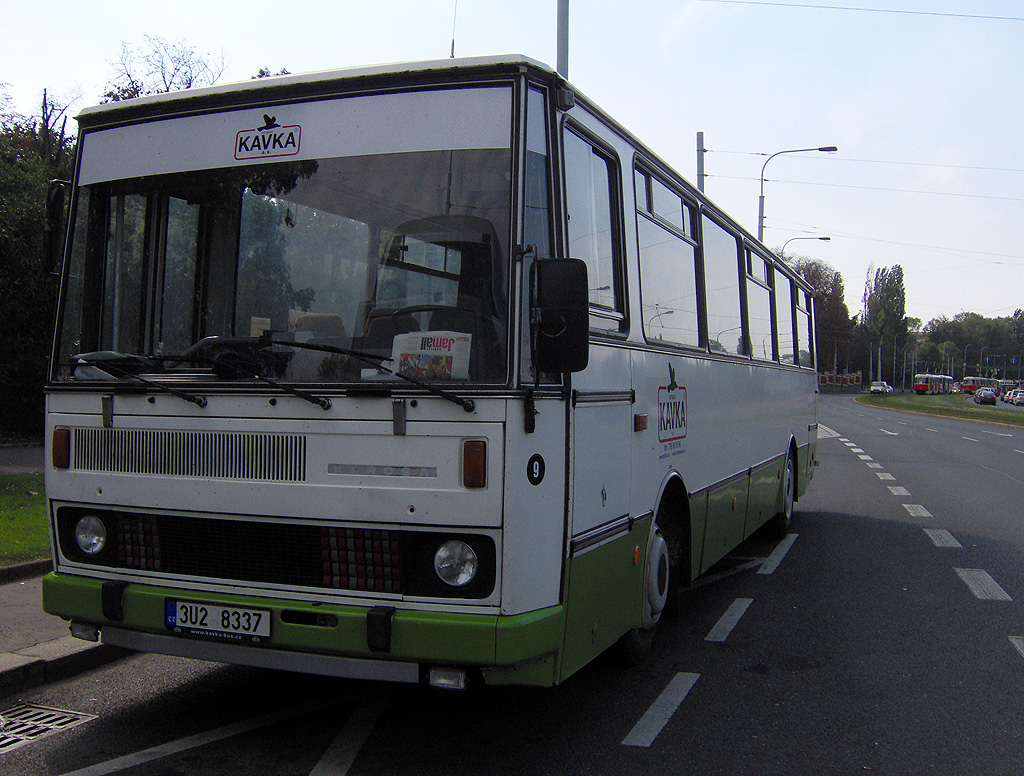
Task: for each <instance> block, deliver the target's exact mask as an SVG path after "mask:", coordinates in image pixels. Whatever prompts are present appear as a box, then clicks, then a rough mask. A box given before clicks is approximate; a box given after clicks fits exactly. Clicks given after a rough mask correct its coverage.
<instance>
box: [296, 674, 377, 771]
mask: <svg viewBox="0 0 1024 776" xmlns="http://www.w3.org/2000/svg"><path fill="white" fill-rule="evenodd" d="M391 695H392V693H391V692H382V693H380V694H378V695H375V696H374V697H373V699H372V700H371V701H370V702H369V704H367V706H365V707H363V708H359V707H357V708H355V709H354V710H353V711H352V714H351V715H350V716H349V718H348V720H347V721H346V722H345V724H344V725H342V728H341V730H339V731H338V735H337V736H335V738H334V741H332V742H331V745H330V746H329V747H327V751H326V752H324V755H323V757H321V758H320V761H319V762H318V763H317V764H316V767H315V768H313V770H312V771H310V772H309V776H345V774H347V773H348V770H349V768H351V767H352V763H353V762H355V759H356V755H358V754H359V750H360V749H362V748H363V744H365V743H366V739H367V738H369V737H370V733H372V732H373V729H374V727H376V725H377V722H378V720H379V719H380V716H381V714H383V713H384V709H385V708H386V707H387V705H388V703H389V702H390V701H391Z"/></svg>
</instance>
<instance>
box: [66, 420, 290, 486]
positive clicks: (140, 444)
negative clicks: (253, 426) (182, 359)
mask: <svg viewBox="0 0 1024 776" xmlns="http://www.w3.org/2000/svg"><path fill="white" fill-rule="evenodd" d="M72 449H73V457H72V468H74V469H76V470H79V471H91V472H110V473H113V474H156V475H164V476H168V477H200V478H209V479H230V480H257V481H265V482H304V481H305V479H306V438H305V437H304V436H302V435H301V434H253V433H243V432H225V431H155V430H148V429H124V428H76V429H75V430H74V433H73V436H72Z"/></svg>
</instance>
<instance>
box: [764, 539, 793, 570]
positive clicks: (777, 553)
mask: <svg viewBox="0 0 1024 776" xmlns="http://www.w3.org/2000/svg"><path fill="white" fill-rule="evenodd" d="M798 535H799V534H794V533H791V534H786V538H785V539H783V540H782V541H781V542H779V543H778V544H777V545H775V549H774V550H772V554H771V555H769V556H768V557H767V558H765V561H764V563H762V564H761V568H759V569H758V570H757V573H758V574H771V573H772V572H774V571H775V569H777V568H778V567H779V564H780V563H782V559H783V558H785V557H786V553H787V552H789V548H790V547H792V546H793V542H795V541H796V537H797V536H798Z"/></svg>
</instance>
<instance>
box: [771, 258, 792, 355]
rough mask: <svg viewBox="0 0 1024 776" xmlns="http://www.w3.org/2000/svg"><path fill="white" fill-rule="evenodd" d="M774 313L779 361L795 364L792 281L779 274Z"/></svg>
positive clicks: (777, 276)
mask: <svg viewBox="0 0 1024 776" xmlns="http://www.w3.org/2000/svg"><path fill="white" fill-rule="evenodd" d="M775 277H776V284H775V313H776V316H777V318H776V319H777V320H778V322H779V361H781V362H782V363H783V364H795V363H796V339H795V337H794V336H793V281H792V280H790V279H789V278H788V277H786V276H785V275H783V274H782V273H781V272H780V273H778V274H777V275H776V276H775Z"/></svg>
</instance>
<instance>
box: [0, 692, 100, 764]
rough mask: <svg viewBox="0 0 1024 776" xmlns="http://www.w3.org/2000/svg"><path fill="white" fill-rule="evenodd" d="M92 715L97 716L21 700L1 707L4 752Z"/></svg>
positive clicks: (1, 747)
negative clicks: (10, 705)
mask: <svg viewBox="0 0 1024 776" xmlns="http://www.w3.org/2000/svg"><path fill="white" fill-rule="evenodd" d="M91 719H96V715H95V714H79V713H78V712H76V711H61V710H60V709H51V708H48V707H46V706H37V705H36V704H34V703H19V704H18V705H17V706H12V707H11V708H9V709H4V710H2V711H0V754H4V753H5V752H10V751H11V750H12V749H17V748H18V747H19V746H22V745H24V744H28V743H30V742H32V741H36V740H38V739H40V738H45V737H46V736H48V735H51V734H53V733H59V732H60V731H62V730H69V729H70V728H73V727H76V726H77V725H81V724H82V723H83V722H88V721H89V720H91Z"/></svg>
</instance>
